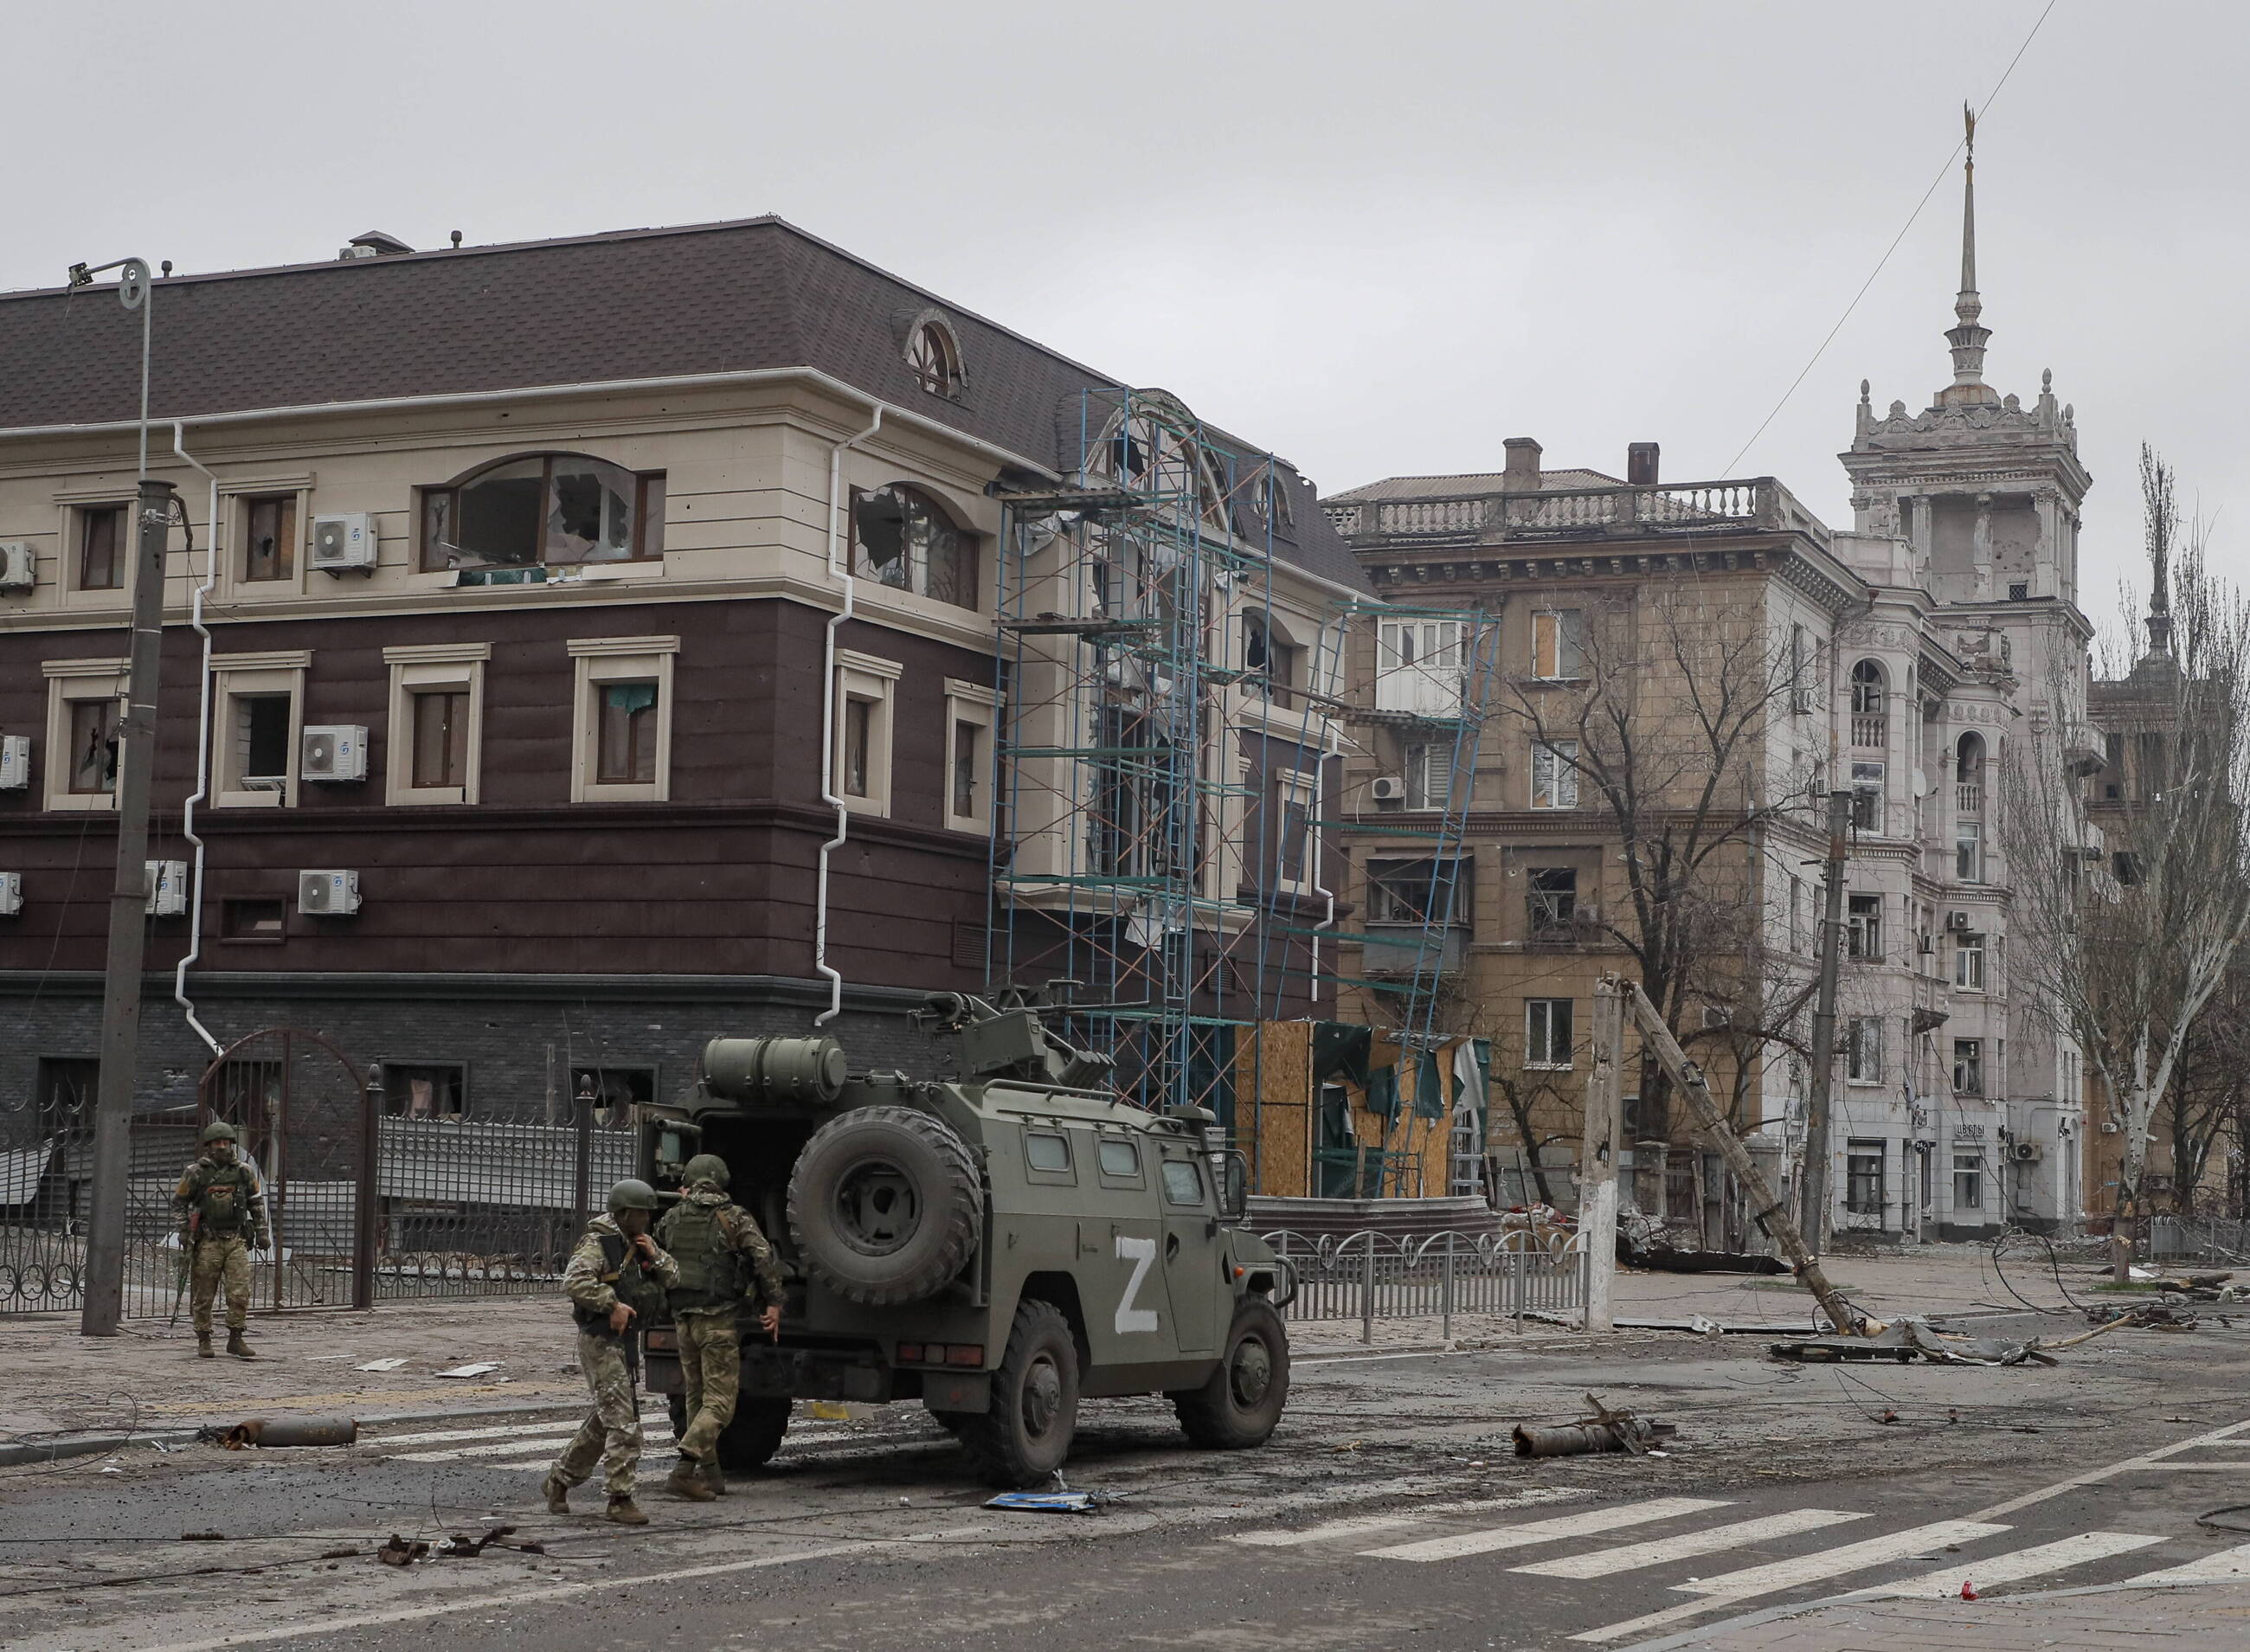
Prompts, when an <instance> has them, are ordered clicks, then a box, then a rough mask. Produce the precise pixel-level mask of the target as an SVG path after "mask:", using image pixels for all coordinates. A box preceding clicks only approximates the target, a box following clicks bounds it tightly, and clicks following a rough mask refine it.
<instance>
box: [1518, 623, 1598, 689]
mask: <svg viewBox="0 0 2250 1652" xmlns="http://www.w3.org/2000/svg"><path fill="white" fill-rule="evenodd" d="M1585 658H1586V615H1585V611H1584V610H1583V609H1579V608H1556V609H1549V610H1548V611H1546V612H1541V613H1535V614H1533V615H1532V616H1531V674H1532V675H1533V676H1535V677H1543V678H1548V679H1550V680H1551V679H1554V678H1558V677H1578V676H1583V675H1584V674H1585Z"/></svg>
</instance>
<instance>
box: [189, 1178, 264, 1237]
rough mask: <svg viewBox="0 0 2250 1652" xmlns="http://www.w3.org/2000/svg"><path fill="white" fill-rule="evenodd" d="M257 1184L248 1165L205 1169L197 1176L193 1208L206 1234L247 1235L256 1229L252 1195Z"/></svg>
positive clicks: (255, 1190) (256, 1189)
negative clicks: (253, 1227) (254, 1227)
mask: <svg viewBox="0 0 2250 1652" xmlns="http://www.w3.org/2000/svg"><path fill="white" fill-rule="evenodd" d="M257 1191H258V1182H257V1179H256V1178H254V1177H253V1176H252V1174H251V1172H250V1167H249V1166H248V1165H243V1164H240V1163H237V1164H232V1165H200V1166H198V1167H197V1173H196V1196H195V1203H194V1206H193V1208H194V1210H195V1213H196V1214H197V1216H199V1217H201V1218H202V1221H201V1224H200V1226H201V1229H202V1231H203V1232H204V1233H206V1234H239V1233H246V1232H248V1231H249V1229H250V1228H251V1227H252V1226H253V1225H254V1221H255V1219H254V1218H253V1217H252V1215H251V1213H250V1199H251V1195H252V1193H254V1192H257Z"/></svg>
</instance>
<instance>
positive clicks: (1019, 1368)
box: [939, 1302, 1078, 1487]
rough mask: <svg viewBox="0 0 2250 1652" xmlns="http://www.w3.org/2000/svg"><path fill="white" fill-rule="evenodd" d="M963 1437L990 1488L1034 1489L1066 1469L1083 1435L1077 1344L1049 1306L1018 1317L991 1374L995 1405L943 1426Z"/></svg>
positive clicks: (1035, 1305)
mask: <svg viewBox="0 0 2250 1652" xmlns="http://www.w3.org/2000/svg"><path fill="white" fill-rule="evenodd" d="M939 1420H940V1421H942V1422H943V1423H944V1425H945V1426H946V1427H948V1428H949V1429H951V1430H952V1431H953V1432H954V1433H955V1434H957V1435H959V1436H960V1440H961V1443H962V1444H963V1446H965V1447H967V1448H968V1450H969V1455H970V1457H971V1458H972V1459H973V1460H974V1461H975V1462H976V1464H977V1472H978V1474H979V1475H980V1476H982V1477H983V1478H984V1481H985V1482H986V1483H988V1484H990V1485H996V1486H1011V1487H1012V1486H1032V1485H1037V1484H1038V1483H1039V1482H1040V1481H1042V1480H1045V1479H1046V1477H1047V1476H1049V1475H1052V1474H1053V1472H1054V1471H1055V1470H1056V1469H1059V1468H1061V1467H1062V1462H1063V1459H1064V1458H1065V1457H1066V1456H1068V1455H1070V1441H1071V1435H1072V1434H1073V1433H1075V1432H1076V1430H1077V1427H1078V1344H1077V1343H1076V1342H1075V1341H1074V1340H1073V1338H1072V1337H1071V1334H1070V1321H1069V1320H1067V1319H1066V1318H1064V1317H1063V1315H1062V1310H1060V1309H1059V1308H1057V1307H1056V1306H1055V1305H1054V1304H1053V1303H1045V1302H1026V1303H1022V1304H1021V1305H1019V1306H1018V1308H1017V1310H1016V1322H1015V1324H1013V1325H1012V1326H1011V1327H1010V1328H1009V1331H1008V1350H1007V1352H1006V1353H1005V1354H1004V1355H1002V1356H1001V1359H1000V1363H999V1364H998V1365H997V1366H995V1367H994V1368H993V1371H992V1405H991V1408H990V1410H989V1411H985V1412H983V1413H981V1414H964V1413H953V1414H948V1415H945V1416H942V1417H941V1418H940V1419H939Z"/></svg>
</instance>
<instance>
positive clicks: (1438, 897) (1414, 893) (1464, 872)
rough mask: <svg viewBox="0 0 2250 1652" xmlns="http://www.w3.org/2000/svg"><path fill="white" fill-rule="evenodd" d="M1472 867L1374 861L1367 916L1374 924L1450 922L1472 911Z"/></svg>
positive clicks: (1454, 863)
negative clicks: (1455, 915) (1469, 904)
mask: <svg viewBox="0 0 2250 1652" xmlns="http://www.w3.org/2000/svg"><path fill="white" fill-rule="evenodd" d="M1467 886H1468V867H1467V863H1466V862H1464V861H1452V860H1448V861H1432V860H1423V861H1369V862H1368V863H1367V916H1368V921H1369V922H1370V923H1450V922H1451V921H1452V919H1453V914H1454V913H1456V912H1460V913H1462V914H1464V915H1466V914H1467V910H1468V887H1467Z"/></svg>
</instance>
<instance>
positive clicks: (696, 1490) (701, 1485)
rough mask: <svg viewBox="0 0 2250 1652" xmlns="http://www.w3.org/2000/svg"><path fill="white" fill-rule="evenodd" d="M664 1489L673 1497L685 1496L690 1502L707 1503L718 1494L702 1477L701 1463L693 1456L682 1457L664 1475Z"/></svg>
mask: <svg viewBox="0 0 2250 1652" xmlns="http://www.w3.org/2000/svg"><path fill="white" fill-rule="evenodd" d="M664 1489H665V1490H666V1491H669V1492H670V1493H672V1495H673V1496H675V1497H685V1498H687V1501H688V1502H690V1503H708V1502H710V1501H711V1499H712V1498H714V1497H715V1496H718V1495H719V1494H718V1493H717V1492H715V1491H714V1490H711V1485H710V1483H709V1482H708V1481H707V1480H706V1479H705V1478H704V1477H703V1465H702V1464H701V1463H699V1462H696V1461H695V1459H694V1458H693V1457H682V1458H680V1462H678V1463H677V1464H676V1465H675V1466H674V1467H673V1470H672V1472H671V1473H670V1474H668V1475H666V1476H665V1480H664Z"/></svg>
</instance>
